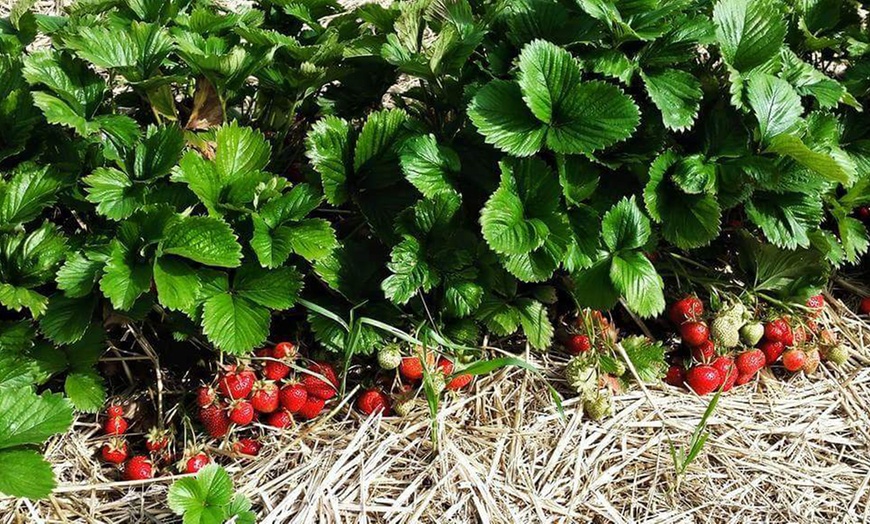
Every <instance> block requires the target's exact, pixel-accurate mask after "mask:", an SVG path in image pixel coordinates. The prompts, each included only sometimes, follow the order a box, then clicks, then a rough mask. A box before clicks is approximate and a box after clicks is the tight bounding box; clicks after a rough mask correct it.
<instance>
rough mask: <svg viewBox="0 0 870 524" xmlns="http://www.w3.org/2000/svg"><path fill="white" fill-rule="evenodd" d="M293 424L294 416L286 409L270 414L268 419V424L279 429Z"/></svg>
mask: <svg viewBox="0 0 870 524" xmlns="http://www.w3.org/2000/svg"><path fill="white" fill-rule="evenodd" d="M292 423H293V415H291V414H290V413H289V412H288V411H287V410H284V409H281V410H278V411H276V412H274V413H270V414H269V417H268V418H267V419H266V424H268V425H270V426H272V427H273V428H278V429H281V428H286V427H289V426H290V424H292Z"/></svg>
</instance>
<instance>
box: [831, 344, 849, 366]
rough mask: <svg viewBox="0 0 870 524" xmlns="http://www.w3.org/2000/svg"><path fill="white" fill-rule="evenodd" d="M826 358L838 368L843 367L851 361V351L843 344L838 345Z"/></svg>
mask: <svg viewBox="0 0 870 524" xmlns="http://www.w3.org/2000/svg"><path fill="white" fill-rule="evenodd" d="M825 358H826V359H827V360H828V362H833V363H834V364H836V365H838V366H842V365H843V364H845V363H846V361H847V360H849V350H848V349H847V348H846V346H844V345H842V344H837V345H836V346H834V347H832V348H831V349H829V350H828V352H827V353H826V354H825Z"/></svg>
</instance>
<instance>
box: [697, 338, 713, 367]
mask: <svg viewBox="0 0 870 524" xmlns="http://www.w3.org/2000/svg"><path fill="white" fill-rule="evenodd" d="M715 356H716V344H714V343H713V341H712V340H705V341H704V342H703V343H701V345H700V346H698V347H696V348H692V357H693V358H694V359H695V360H697V361H698V362H710V361H711V360H713V357H715Z"/></svg>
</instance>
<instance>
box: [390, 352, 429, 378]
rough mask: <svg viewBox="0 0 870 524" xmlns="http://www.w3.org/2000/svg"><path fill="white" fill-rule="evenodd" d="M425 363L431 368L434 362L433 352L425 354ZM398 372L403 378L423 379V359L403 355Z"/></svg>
mask: <svg viewBox="0 0 870 524" xmlns="http://www.w3.org/2000/svg"><path fill="white" fill-rule="evenodd" d="M426 363H427V364H428V365H429V368H430V369H431V368H432V366H433V365H434V364H435V355H434V354H433V353H431V352H430V353H427V354H426ZM399 373H400V374H401V375H402V377H404V378H405V380H410V381H412V382H413V381H417V380H422V379H423V361H422V360H420V357H403V358H402V363H401V364H399Z"/></svg>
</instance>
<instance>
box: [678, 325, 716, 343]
mask: <svg viewBox="0 0 870 524" xmlns="http://www.w3.org/2000/svg"><path fill="white" fill-rule="evenodd" d="M680 336H682V337H683V342H685V343H686V345H688V346H690V347H698V346H700V345H701V344H703V343H704V342H706V341H707V340H709V339H710V329H709V328H708V327H707V324H705V323H703V322H686V323H685V324H683V325H682V326H680Z"/></svg>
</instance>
